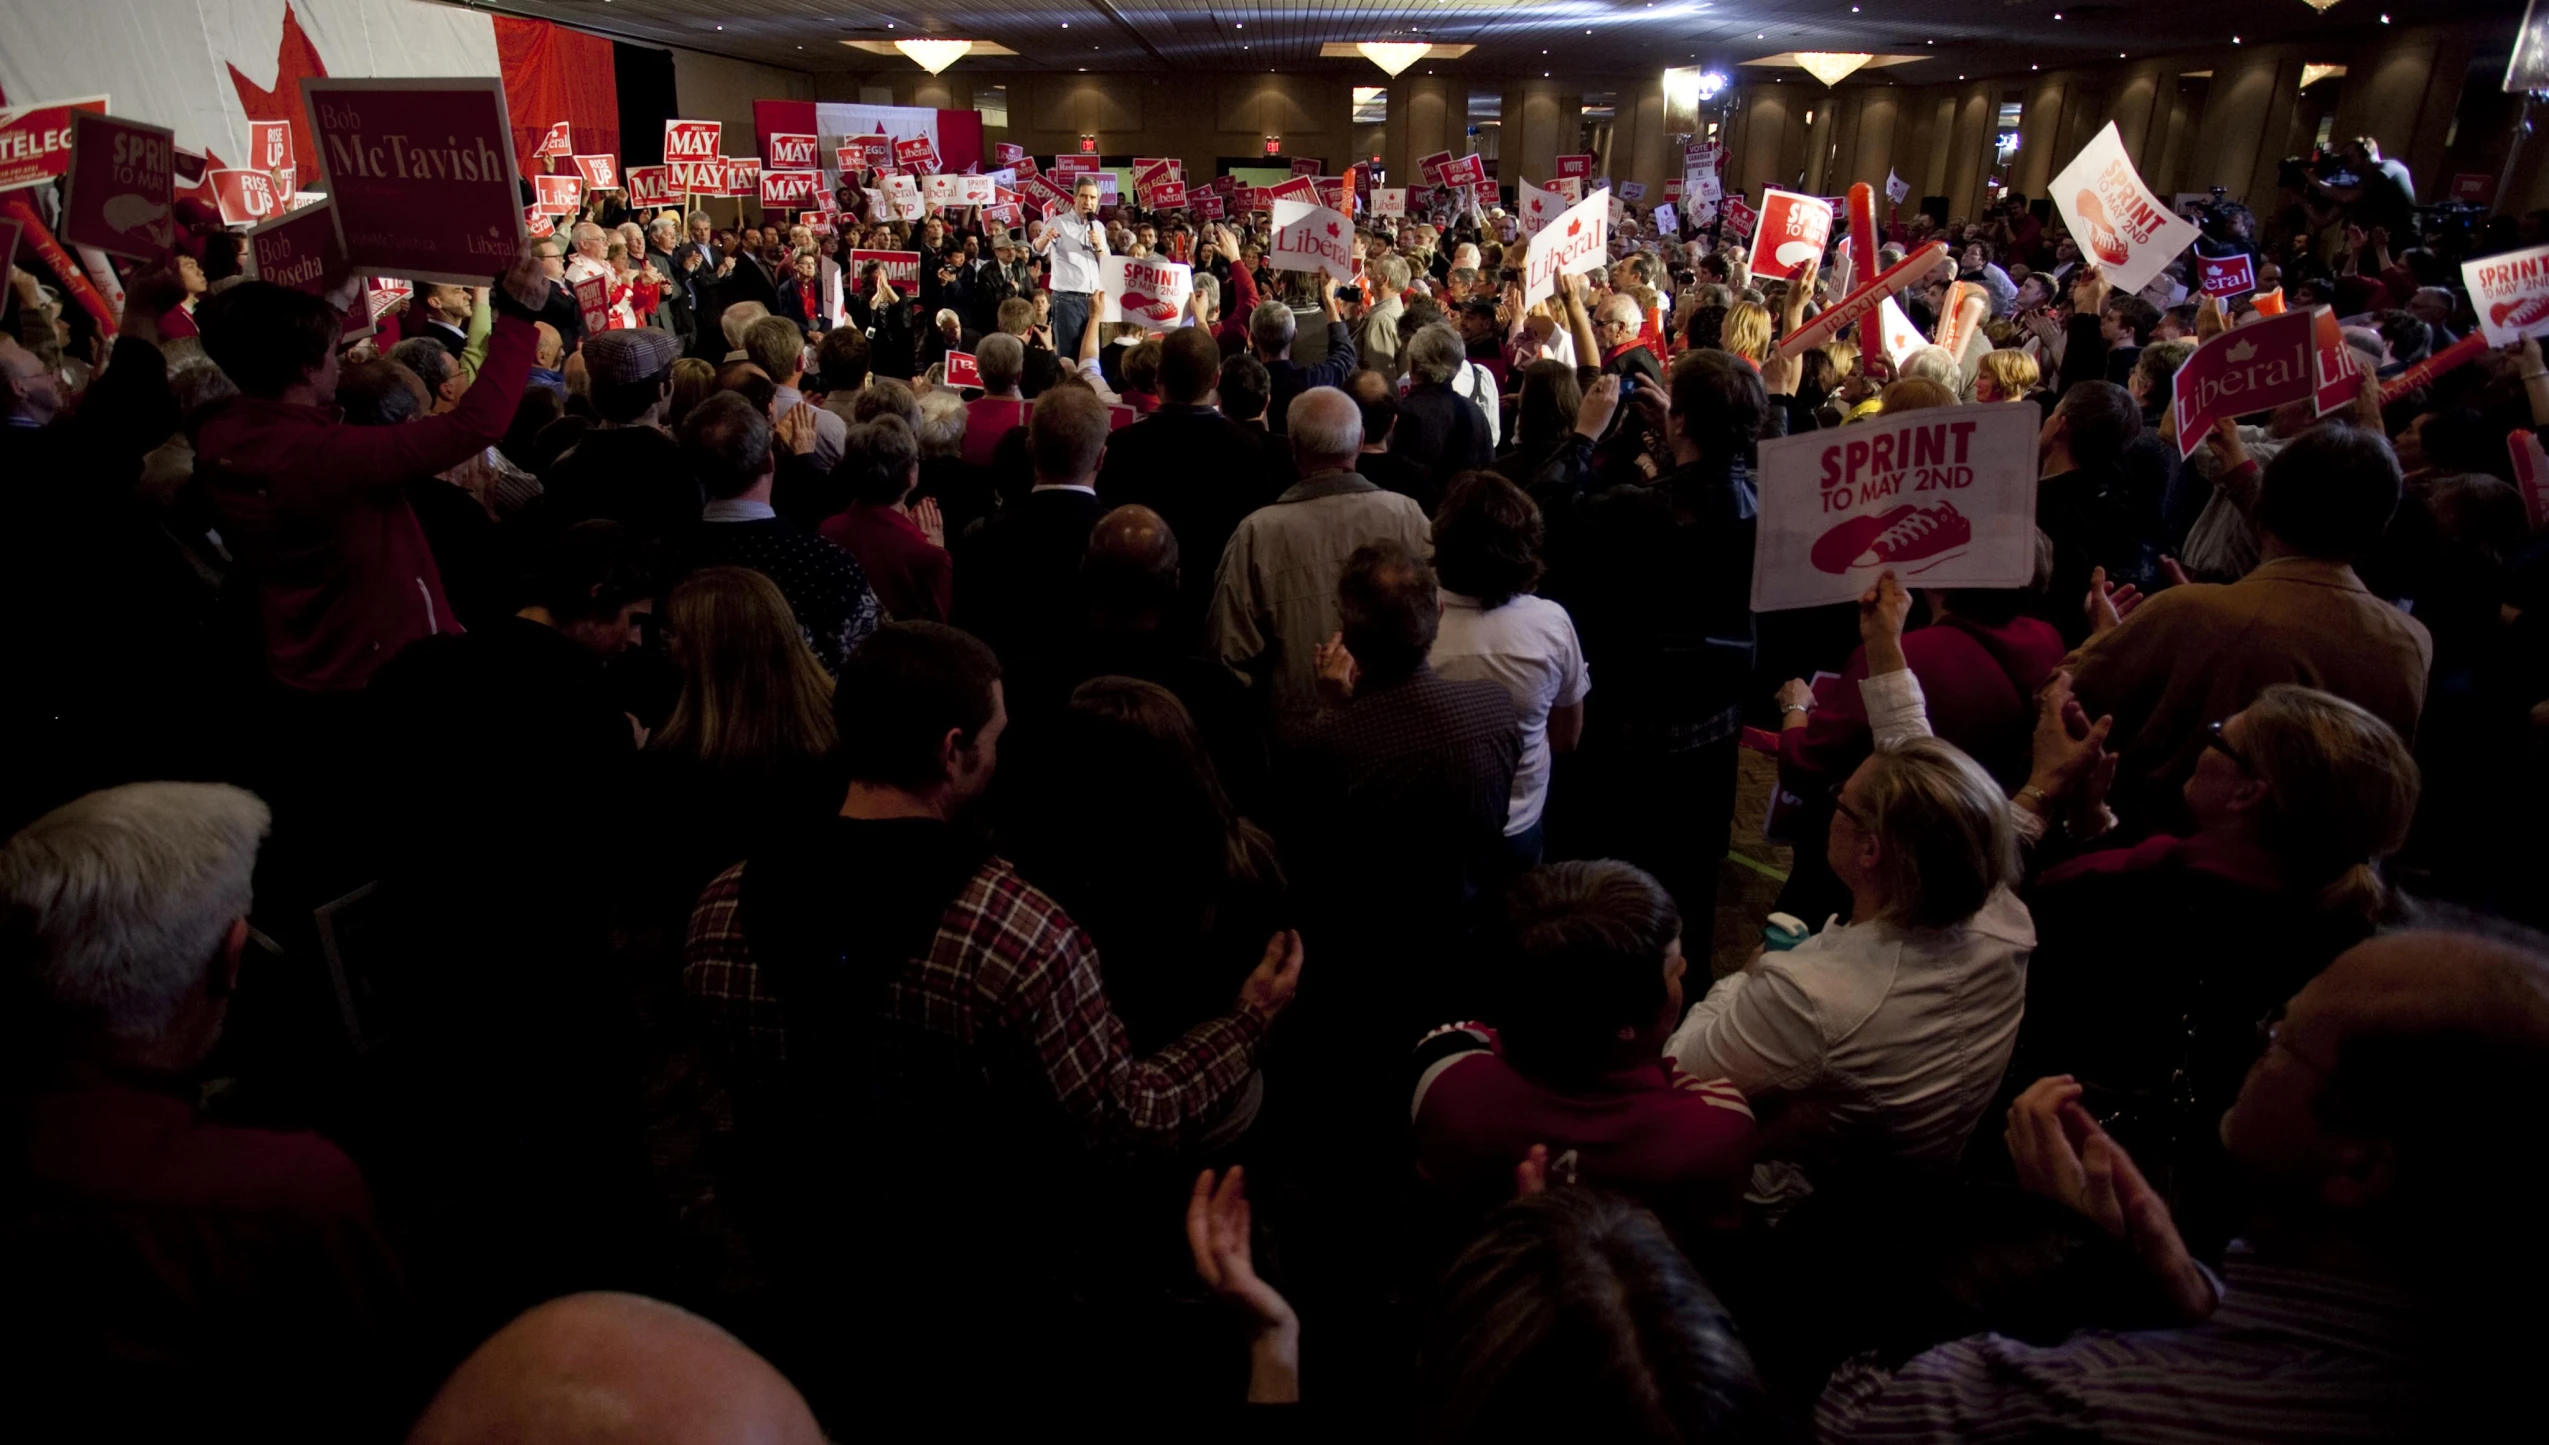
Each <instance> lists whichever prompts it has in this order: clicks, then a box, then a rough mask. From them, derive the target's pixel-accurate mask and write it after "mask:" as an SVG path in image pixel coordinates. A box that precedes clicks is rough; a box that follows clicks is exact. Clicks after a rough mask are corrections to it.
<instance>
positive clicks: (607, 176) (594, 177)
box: [572, 156, 620, 191]
mask: <svg viewBox="0 0 2549 1445" xmlns="http://www.w3.org/2000/svg"><path fill="white" fill-rule="evenodd" d="M572 159H573V160H574V161H575V171H576V174H578V175H580V176H582V177H583V178H584V184H586V185H587V186H590V187H592V188H593V189H594V190H597V191H616V190H618V189H619V188H620V162H619V157H617V156H575V157H573V158H572Z"/></svg>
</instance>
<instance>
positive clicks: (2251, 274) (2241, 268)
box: [2195, 251, 2257, 298]
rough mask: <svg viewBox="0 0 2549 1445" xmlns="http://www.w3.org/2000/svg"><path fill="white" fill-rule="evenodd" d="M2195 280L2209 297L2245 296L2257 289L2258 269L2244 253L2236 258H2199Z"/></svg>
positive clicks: (2196, 261)
mask: <svg viewBox="0 0 2549 1445" xmlns="http://www.w3.org/2000/svg"><path fill="white" fill-rule="evenodd" d="M2195 280H2196V284H2197V286H2198V287H2199V288H2200V289H2201V290H2202V291H2203V293H2204V294H2205V295H2207V296H2220V297H2223V298H2228V297H2232V296H2245V295H2247V294H2248V293H2249V292H2251V291H2254V290H2256V289H2257V268H2256V267H2255V266H2254V265H2253V264H2251V263H2250V261H2249V259H2248V255H2247V253H2246V252H2244V251H2243V252H2241V253H2240V254H2239V255H2236V256H2198V257H2196V258H2195Z"/></svg>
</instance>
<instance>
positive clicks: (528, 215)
mask: <svg viewBox="0 0 2549 1445" xmlns="http://www.w3.org/2000/svg"><path fill="white" fill-rule="evenodd" d="M557 233H558V226H557V222H555V221H553V220H551V219H549V213H548V212H546V211H544V210H541V209H540V203H539V202H537V201H534V202H532V203H531V204H530V205H527V206H525V207H523V208H522V234H524V235H526V236H529V237H530V238H531V239H532V240H534V241H537V240H539V239H540V238H541V237H543V236H554V235H556V234H557Z"/></svg>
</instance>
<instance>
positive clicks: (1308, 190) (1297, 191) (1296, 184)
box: [1266, 176, 1319, 206]
mask: <svg viewBox="0 0 2549 1445" xmlns="http://www.w3.org/2000/svg"><path fill="white" fill-rule="evenodd" d="M1266 194H1267V195H1268V196H1270V197H1272V198H1274V199H1275V200H1278V201H1299V202H1300V203H1301V204H1303V205H1305V206H1315V205H1317V204H1318V203H1319V183H1318V182H1317V181H1315V180H1312V179H1311V178H1310V177H1308V176H1294V177H1293V178H1292V179H1291V180H1288V181H1285V182H1284V183H1283V184H1282V185H1279V186H1269V187H1267V188H1266Z"/></svg>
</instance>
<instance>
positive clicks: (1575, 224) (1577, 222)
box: [1567, 216, 1584, 236]
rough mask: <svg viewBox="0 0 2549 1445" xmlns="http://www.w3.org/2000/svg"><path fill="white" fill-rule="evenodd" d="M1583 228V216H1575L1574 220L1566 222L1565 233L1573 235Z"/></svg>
mask: <svg viewBox="0 0 2549 1445" xmlns="http://www.w3.org/2000/svg"><path fill="white" fill-rule="evenodd" d="M1583 229H1584V218H1583V217H1581V216H1579V217H1577V218H1576V219H1574V220H1572V221H1569V222H1567V234H1568V235H1570V236H1572V235H1575V234H1576V233H1577V232H1579V231H1582V230H1583Z"/></svg>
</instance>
